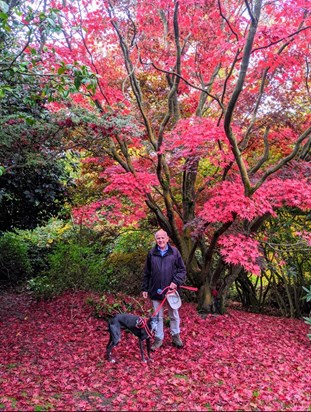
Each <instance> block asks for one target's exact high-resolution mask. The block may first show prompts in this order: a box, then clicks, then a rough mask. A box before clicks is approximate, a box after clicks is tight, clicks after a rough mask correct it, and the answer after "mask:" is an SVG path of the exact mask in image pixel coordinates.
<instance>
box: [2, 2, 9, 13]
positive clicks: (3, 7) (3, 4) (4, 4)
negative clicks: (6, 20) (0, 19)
mask: <svg viewBox="0 0 311 412" xmlns="http://www.w3.org/2000/svg"><path fill="white" fill-rule="evenodd" d="M0 9H1V10H2V11H4V13H7V12H8V11H9V5H8V4H7V3H6V2H5V1H2V0H0Z"/></svg>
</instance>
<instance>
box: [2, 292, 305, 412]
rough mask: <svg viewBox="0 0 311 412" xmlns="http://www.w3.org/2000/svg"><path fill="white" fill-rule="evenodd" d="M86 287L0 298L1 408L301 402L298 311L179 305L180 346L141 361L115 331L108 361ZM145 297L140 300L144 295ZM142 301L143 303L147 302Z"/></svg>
mask: <svg viewBox="0 0 311 412" xmlns="http://www.w3.org/2000/svg"><path fill="white" fill-rule="evenodd" d="M89 296H90V295H89V294H86V293H78V294H67V295H63V296H62V297H59V298H57V299H55V300H53V301H50V302H40V303H36V302H31V301H30V300H29V297H27V296H25V295H13V294H6V295H3V296H2V301H1V305H0V320H1V323H0V326H1V328H0V337H1V346H0V359H1V360H0V363H1V365H0V367H1V375H0V405H1V409H3V410H6V411H8V410H19V411H26V410H49V409H50V410H66V411H70V410H72V411H75V410H102V411H105V410H109V411H111V410H114V411H117V410H167V411H176V410H222V411H223V410H262V411H263V410H265V411H270V410H292V411H294V410H309V409H310V406H311V391H310V369H309V360H310V342H309V340H308V338H307V337H306V333H307V325H305V324H304V323H303V321H301V320H293V319H284V318H277V317H268V316H263V315H257V314H250V313H244V312H240V311H236V310H232V309H231V310H229V312H228V314H226V315H224V316H218V317H214V316H211V315H210V316H208V317H207V318H206V319H202V318H201V317H199V316H198V314H197V312H196V310H195V306H194V305H193V304H190V303H184V304H183V306H182V307H181V317H182V337H183V340H184V344H185V348H184V349H183V350H178V349H175V348H173V346H172V345H171V342H170V339H169V334H168V333H167V334H166V337H165V341H164V346H163V348H162V349H161V350H160V351H159V352H157V353H156V354H154V355H153V359H154V362H153V363H149V364H148V365H145V364H143V363H142V362H141V361H140V354H139V349H138V342H137V338H136V337H134V336H133V335H131V334H127V333H123V336H122V341H121V343H120V345H119V346H118V347H117V348H115V356H116V358H117V359H118V362H117V363H116V364H111V363H108V362H107V361H106V360H105V357H104V352H105V346H106V343H107V341H108V333H107V331H106V324H105V322H104V321H103V320H100V319H96V318H94V317H93V316H91V309H90V306H88V305H87V304H86V298H87V297H89ZM146 305H148V304H146ZM146 309H147V306H146Z"/></svg>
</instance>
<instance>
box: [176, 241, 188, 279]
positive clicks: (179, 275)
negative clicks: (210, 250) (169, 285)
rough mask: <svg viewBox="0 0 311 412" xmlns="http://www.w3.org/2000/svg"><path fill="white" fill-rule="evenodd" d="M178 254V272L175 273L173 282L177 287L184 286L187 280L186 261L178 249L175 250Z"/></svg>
mask: <svg viewBox="0 0 311 412" xmlns="http://www.w3.org/2000/svg"><path fill="white" fill-rule="evenodd" d="M175 251H176V252H175V253H176V263H175V266H176V272H175V273H174V276H173V282H174V283H176V285H177V286H180V285H182V284H183V283H184V282H185V279H186V274H187V270H186V266H185V264H184V261H183V259H182V257H181V254H180V252H179V250H178V249H175Z"/></svg>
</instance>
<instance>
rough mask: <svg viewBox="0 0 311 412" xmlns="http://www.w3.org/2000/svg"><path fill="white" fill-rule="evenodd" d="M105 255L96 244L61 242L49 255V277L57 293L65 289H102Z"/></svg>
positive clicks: (104, 282)
mask: <svg viewBox="0 0 311 412" xmlns="http://www.w3.org/2000/svg"><path fill="white" fill-rule="evenodd" d="M104 258H105V256H104V255H102V254H100V253H98V252H97V248H96V247H95V246H94V245H81V244H78V243H59V244H58V245H56V246H55V249H54V250H53V252H52V253H51V254H50V255H49V257H48V260H49V270H48V271H47V277H48V279H49V281H50V283H51V284H53V285H54V288H55V291H56V292H57V293H59V292H62V291H64V290H68V289H71V290H93V291H102V290H104V289H105V287H106V279H105V276H104V275H103V264H104Z"/></svg>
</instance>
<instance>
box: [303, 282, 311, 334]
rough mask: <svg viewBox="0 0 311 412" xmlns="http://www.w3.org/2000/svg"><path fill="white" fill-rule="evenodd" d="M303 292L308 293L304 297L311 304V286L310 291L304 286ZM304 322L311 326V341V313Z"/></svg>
mask: <svg viewBox="0 0 311 412" xmlns="http://www.w3.org/2000/svg"><path fill="white" fill-rule="evenodd" d="M303 290H304V291H305V292H307V294H306V295H305V296H304V299H305V300H306V302H307V303H308V302H311V286H310V287H309V289H307V288H305V287H304V286H303ZM304 320H305V323H306V324H307V325H309V326H310V333H309V334H308V335H307V336H308V338H309V339H310V340H311V311H310V313H309V316H308V317H304Z"/></svg>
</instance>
